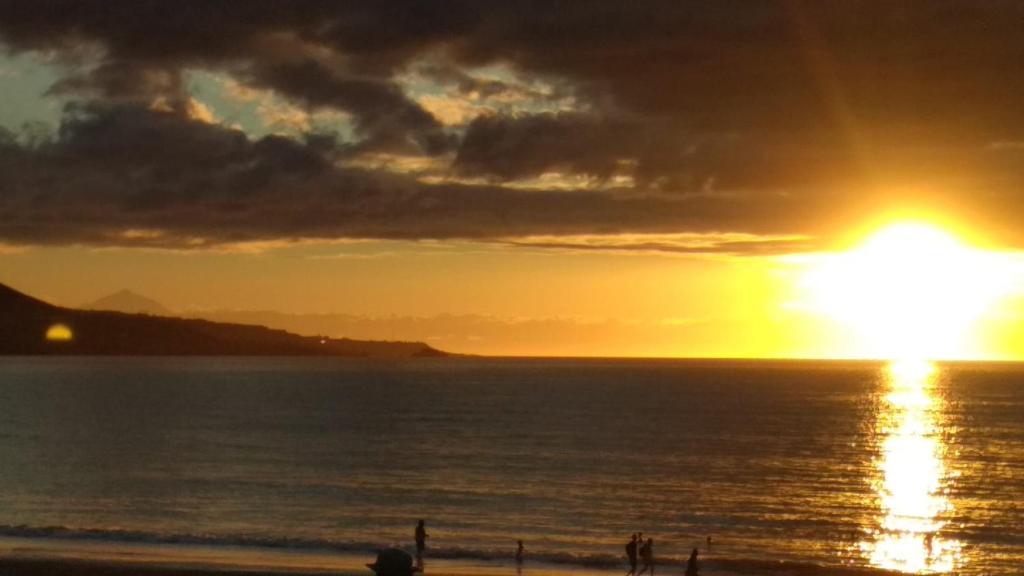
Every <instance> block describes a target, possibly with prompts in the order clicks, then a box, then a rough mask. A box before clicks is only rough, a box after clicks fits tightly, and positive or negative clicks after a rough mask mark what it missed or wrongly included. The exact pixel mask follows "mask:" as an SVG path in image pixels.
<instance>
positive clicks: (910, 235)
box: [802, 223, 1014, 359]
mask: <svg viewBox="0 0 1024 576" xmlns="http://www.w3.org/2000/svg"><path fill="white" fill-rule="evenodd" d="M1013 269H1014V267H1013V266H1012V265H1011V264H1010V263H1009V261H1008V260H1007V259H1006V258H1005V257H1004V256H1003V255H1001V254H999V253H995V252H987V251H984V250H980V249H977V248H972V247H970V246H968V245H966V244H964V243H963V242H962V241H960V240H959V239H958V238H956V237H955V236H953V235H952V234H950V233H949V232H946V231H944V230H941V229H939V228H936V227H934V226H930V225H925V224H917V223H903V224H895V225H891V226H888V227H886V228H883V229H881V230H879V231H877V232H876V233H874V234H873V235H871V236H870V237H869V238H868V239H867V240H866V241H865V242H864V243H863V244H862V245H861V246H859V247H858V248H855V249H853V250H851V251H849V252H844V253H839V254H830V255H825V256H822V257H821V258H820V259H818V260H816V261H815V263H814V265H812V266H811V267H810V268H809V270H808V271H807V273H806V274H805V275H804V278H803V282H802V283H803V289H804V290H806V291H807V293H808V295H809V300H810V302H809V304H810V307H811V308H812V309H813V310H814V311H815V312H818V313H822V314H825V315H828V316H831V317H833V318H835V319H837V320H839V321H840V322H842V323H843V324H844V325H846V326H847V327H848V328H849V329H851V330H852V332H854V334H855V336H856V337H857V338H858V340H859V341H860V342H861V345H862V352H863V353H864V355H866V356H872V357H877V358H895V359H943V358H949V359H952V358H964V357H967V356H969V355H970V354H971V343H970V342H969V340H970V336H971V334H970V333H971V328H972V326H973V325H974V324H975V323H976V322H977V321H978V320H979V319H980V318H981V317H982V316H983V315H984V314H985V313H986V312H987V311H988V310H989V309H990V308H991V307H992V306H994V304H995V303H996V302H997V301H998V300H999V299H1000V298H1002V297H1003V296H1004V295H1006V294H1007V293H1008V290H1009V286H1010V285H1011V274H1012V272H1013Z"/></svg>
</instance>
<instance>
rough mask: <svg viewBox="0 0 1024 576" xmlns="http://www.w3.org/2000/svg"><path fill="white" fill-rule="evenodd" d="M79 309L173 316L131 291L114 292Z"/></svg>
mask: <svg viewBox="0 0 1024 576" xmlns="http://www.w3.org/2000/svg"><path fill="white" fill-rule="evenodd" d="M81 308H83V309H85V310H110V311H113V312H125V313H127V314H149V315H151V316H174V315H175V314H174V312H171V311H170V310H168V309H167V308H165V307H164V305H163V304H161V303H159V302H157V301H156V300H153V299H152V298H146V297H145V296H143V295H141V294H136V293H135V292H132V291H131V290H121V291H120V292H115V293H113V294H111V295H109V296H104V297H103V298H100V299H99V300H96V301H95V302H90V303H88V304H83V305H82V306H81Z"/></svg>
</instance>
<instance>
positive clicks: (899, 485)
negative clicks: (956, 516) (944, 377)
mask: <svg viewBox="0 0 1024 576" xmlns="http://www.w3.org/2000/svg"><path fill="white" fill-rule="evenodd" d="M887 372H888V393H887V394H886V396H885V399H884V406H883V409H882V411H881V413H880V417H879V421H878V430H879V433H880V434H881V435H882V436H883V438H882V442H881V451H882V454H881V457H880V459H879V461H878V473H879V477H878V479H877V480H876V486H875V488H876V490H877V491H878V494H879V498H880V501H881V513H882V516H881V519H880V522H879V527H878V529H877V530H876V531H875V532H874V533H873V534H872V537H871V538H870V539H869V541H867V542H864V543H863V544H862V545H861V548H862V550H863V551H864V553H865V554H866V555H867V556H868V557H869V558H870V562H871V564H872V565H874V566H877V567H880V568H886V569H889V570H898V571H901V572H908V573H912V574H927V573H934V572H949V571H952V570H954V569H955V568H956V567H957V565H958V564H959V563H960V548H961V545H960V542H958V541H956V540H953V539H951V538H948V537H944V536H942V529H943V527H944V526H945V521H944V520H943V518H944V517H945V516H947V515H948V513H949V512H950V511H951V510H952V505H951V504H950V501H949V498H948V496H947V491H948V483H949V481H950V479H951V474H950V473H949V472H948V471H947V470H946V467H945V463H944V456H945V445H944V444H943V441H942V437H941V432H942V431H941V429H940V427H939V424H938V422H937V420H938V418H939V415H940V413H941V409H942V407H943V406H942V398H941V397H940V396H938V395H937V394H935V393H934V391H933V387H934V384H935V373H936V369H935V367H934V366H933V365H931V364H929V363H927V362H921V361H906V362H895V363H893V364H891V365H890V366H889V367H888V371H887Z"/></svg>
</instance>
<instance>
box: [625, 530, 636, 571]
mask: <svg viewBox="0 0 1024 576" xmlns="http://www.w3.org/2000/svg"><path fill="white" fill-rule="evenodd" d="M626 558H628V559H629V572H626V576H635V575H636V532H634V533H633V538H632V539H630V541H629V543H628V544H626Z"/></svg>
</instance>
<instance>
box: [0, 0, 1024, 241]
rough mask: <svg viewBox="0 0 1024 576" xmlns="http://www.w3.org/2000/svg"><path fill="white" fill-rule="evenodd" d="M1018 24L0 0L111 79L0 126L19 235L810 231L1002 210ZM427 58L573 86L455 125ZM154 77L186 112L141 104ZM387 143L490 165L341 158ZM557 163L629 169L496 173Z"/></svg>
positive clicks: (1003, 220) (1020, 15)
mask: <svg viewBox="0 0 1024 576" xmlns="http://www.w3.org/2000/svg"><path fill="white" fill-rule="evenodd" d="M1022 28H1024V10H1022V9H1021V5H1020V3H1019V2H1016V1H1012V2H1011V1H1003V0H991V1H987V2H968V1H952V0H920V1H909V2H887V1H821V2H800V1H795V0H791V1H777V2H770V1H765V2H747V1H743V2H739V1H736V2H733V1H725V0H723V1H717V2H702V3H693V2H681V1H678V0H665V1H646V2H628V3H625V2H617V1H616V2H612V1H608V2H603V1H601V2H576V1H566V2H551V1H546V2H539V1H538V2H534V1H527V0H517V1H508V2H486V3H485V2H468V1H467V2H441V3H425V2H413V1H411V0H410V1H408V2H404V1H394V2H362V1H352V2H317V1H311V0H310V1H302V0H297V1H293V2H280V1H276V0H274V1H269V0H248V1H245V2H228V1H219V2H218V1H212V2H211V1H187V0H181V1H177V2H165V1H149V0H134V1H125V0H103V1H99V0H97V1H56V0H49V1H47V0H37V1H34V2H23V1H20V0H0V39H2V41H3V42H4V43H5V44H6V45H7V47H8V48H10V49H11V50H14V51H23V50H46V51H49V52H51V53H53V54H55V55H56V57H57V58H59V59H60V60H61V61H62V62H64V63H66V65H67V66H68V69H69V73H68V76H67V77H66V78H64V79H63V80H62V81H61V82H59V83H58V84H57V85H56V86H54V87H53V89H52V91H53V92H55V93H60V94H63V95H71V96H74V97H77V98H80V99H83V100H92V104H86V105H83V106H82V107H80V108H78V109H77V110H76V111H74V112H73V113H72V114H71V116H69V118H68V119H67V120H66V122H65V124H64V126H63V127H62V129H61V133H60V134H59V135H58V136H57V137H56V139H55V140H53V141H52V142H49V143H46V144H40V145H36V146H25V145H22V144H19V143H18V142H16V141H14V140H12V139H10V138H8V140H7V141H6V143H4V144H3V147H2V154H3V157H2V158H0V167H2V169H3V172H2V173H0V184H2V185H3V186H5V195H4V198H3V200H0V209H2V210H3V218H4V219H3V222H2V226H3V229H4V232H3V238H4V239H5V240H7V241H25V242H28V241H49V242H64V241H80V242H100V243H104V242H107V243H111V242H112V243H117V242H123V241H124V240H116V239H112V238H115V237H116V236H117V232H118V231H121V232H123V231H124V230H128V229H147V228H160V229H165V230H168V231H169V233H168V236H165V237H161V238H158V239H157V238H146V237H144V236H140V235H136V236H135V237H134V239H133V240H132V241H137V242H144V241H152V242H166V243H175V242H178V243H181V242H185V241H186V239H187V238H189V237H194V238H200V239H205V241H210V242H227V241H232V240H234V239H273V238H292V237H325V238H330V237H354V236H373V237H401V238H418V237H471V238H485V237H501V236H507V235H515V234H586V233H601V232H687V231H716V232H755V233H779V234H812V235H813V234H818V233H821V231H822V230H823V229H825V228H827V226H825V223H826V222H827V221H832V222H834V221H835V220H836V219H840V218H852V217H858V216H863V215H865V214H870V213H871V212H872V211H873V210H878V209H884V208H886V207H890V206H896V207H898V206H901V205H903V204H918V205H926V206H927V205H940V206H942V207H944V208H949V207H956V209H957V210H960V211H963V212H964V213H965V214H968V215H970V216H972V217H973V216H976V217H978V218H979V219H980V220H981V221H983V222H985V223H987V224H990V225H992V226H1006V227H1007V228H1010V227H1011V226H1012V222H1010V220H1011V219H1010V217H1009V216H1007V214H1012V213H1013V212H1014V210H1016V209H1019V208H1020V206H1021V201H1020V198H1018V196H1019V195H1020V192H1019V190H1021V189H1024V187H1022V184H1024V174H1022V173H1021V172H1022V171H1021V169H1020V166H1021V165H1022V164H1021V156H1022V153H1021V148H1020V147H1019V146H1018V145H1017V143H1020V142H1024V107H1022V106H1020V105H1019V103H1020V102H1021V101H1024V74H1021V73H1020V62H1022V61H1024V40H1022V35H1021V34H1020V30H1021V29H1022ZM82 54H87V55H92V56H89V57H86V56H82ZM97 54H98V55H99V56H96V55H97ZM425 61H426V62H434V64H433V66H434V68H432V72H430V73H431V74H432V75H433V76H434V77H435V78H442V79H444V80H445V81H446V82H452V83H454V84H455V85H456V86H457V87H458V89H459V91H460V92H461V93H462V94H464V95H466V96H467V97H468V96H469V95H470V94H471V93H473V92H474V91H475V92H477V93H479V94H481V95H484V96H494V95H499V94H502V93H505V92H507V91H509V90H510V85H509V84H508V83H506V82H504V81H501V80H481V79H479V78H474V77H472V76H470V75H468V74H466V73H465V70H466V68H467V67H472V66H480V65H490V64H503V65H506V66H509V67H511V68H512V69H513V70H514V71H515V72H516V74H517V75H519V77H521V78H528V79H539V80H543V81H545V82H548V83H550V84H552V85H557V86H559V90H564V91H566V92H565V93H566V94H571V95H572V96H573V97H574V102H575V103H576V109H575V110H573V111H566V112H564V113H560V114H532V115H531V114H530V113H527V112H520V113H517V114H514V115H493V116H486V117H481V118H477V119H476V120H475V121H473V122H471V123H470V125H469V126H468V127H467V128H466V129H465V131H464V132H463V133H459V134H454V133H452V132H450V131H448V130H446V129H445V128H443V127H441V125H440V124H439V122H438V121H437V119H435V118H434V117H433V116H432V115H431V114H430V113H428V112H427V111H425V110H424V109H423V108H422V107H421V106H420V105H419V104H417V103H416V102H414V101H413V100H412V99H410V98H409V96H407V95H406V94H405V93H404V92H403V90H402V88H401V84H400V75H401V74H402V73H403V72H405V71H407V70H408V69H409V67H410V66H412V65H413V64H417V65H422V64H423V62H425ZM189 69H209V70H215V71H220V72H223V73H227V74H230V75H232V76H233V77H235V78H236V79H237V80H239V81H241V82H243V83H246V84H248V85H251V86H257V87H262V88H268V89H271V90H274V91H275V92H277V93H278V94H280V95H282V96H284V97H286V98H289V99H291V100H292V101H293V102H295V103H297V104H300V105H302V106H305V107H306V108H309V109H311V110H312V109H322V108H333V109H338V110H343V111H346V112H348V113H350V114H351V115H352V117H353V122H354V125H355V128H356V140H355V141H353V142H341V143H338V144H337V146H325V145H324V144H323V141H318V142H319V144H317V143H316V142H314V141H298V140H288V139H284V138H271V139H264V140H260V141H252V140H249V139H247V138H246V137H245V136H244V135H242V134H240V133H237V132H233V131H230V130H225V129H223V128H217V127H214V126H205V125H201V124H198V123H196V122H192V121H190V120H188V118H187V117H186V116H185V114H183V113H182V112H183V111H184V110H185V109H186V106H187V98H188V95H187V93H186V92H185V88H184V87H183V82H182V74H183V71H185V70H189ZM533 96H537V95H536V94H534V95H533ZM157 98H162V101H163V102H164V104H165V105H166V107H169V108H171V109H174V110H176V111H177V113H164V114H161V113H156V112H148V111H146V110H144V108H145V106H147V105H151V104H152V103H153V101H154V99H157ZM369 151H382V152H394V153H404V154H409V153H419V154H426V155H439V156H440V157H441V158H446V157H448V156H446V155H445V153H449V152H453V153H454V154H453V156H454V158H455V159H454V161H453V163H452V165H451V170H450V174H451V175H455V176H461V177H466V176H468V177H474V178H481V179H482V181H487V182H489V183H490V184H489V185H487V186H466V185H454V184H452V185H436V186H428V185H425V184H421V183H417V182H415V181H413V180H412V179H410V178H406V177H402V176H398V175H394V174H385V173H375V172H372V171H368V170H362V171H360V170H355V169H352V168H347V169H342V168H338V167H337V164H336V162H337V160H338V159H339V155H340V154H345V155H348V156H347V157H348V158H351V157H352V156H353V155H357V154H360V153H363V152H369ZM551 172H558V173H562V174H565V175H567V176H572V175H586V176H590V177H593V178H596V179H598V180H603V181H605V182H606V183H614V182H616V180H614V179H613V178H614V177H616V176H629V177H630V178H631V179H632V181H633V182H634V183H635V185H634V187H633V188H630V189H628V190H626V189H615V190H612V191H609V192H605V193H602V192H593V191H577V192H557V191H543V190H542V191H536V190H533V191H529V192H522V191H516V190H514V189H511V188H507V187H504V185H506V184H508V183H510V182H511V181H514V180H520V179H528V178H533V177H537V176H540V175H544V174H547V173H551ZM890 184H895V185H891V186H890ZM908 185H909V186H908ZM900 186H904V187H905V188H907V189H913V190H914V192H913V193H912V194H911V193H910V192H893V190H901V189H902V188H900ZM8 190H12V191H13V192H11V193H6V191H8ZM884 190H888V191H887V192H886V191H884ZM44 228H45V231H43V229H44Z"/></svg>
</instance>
